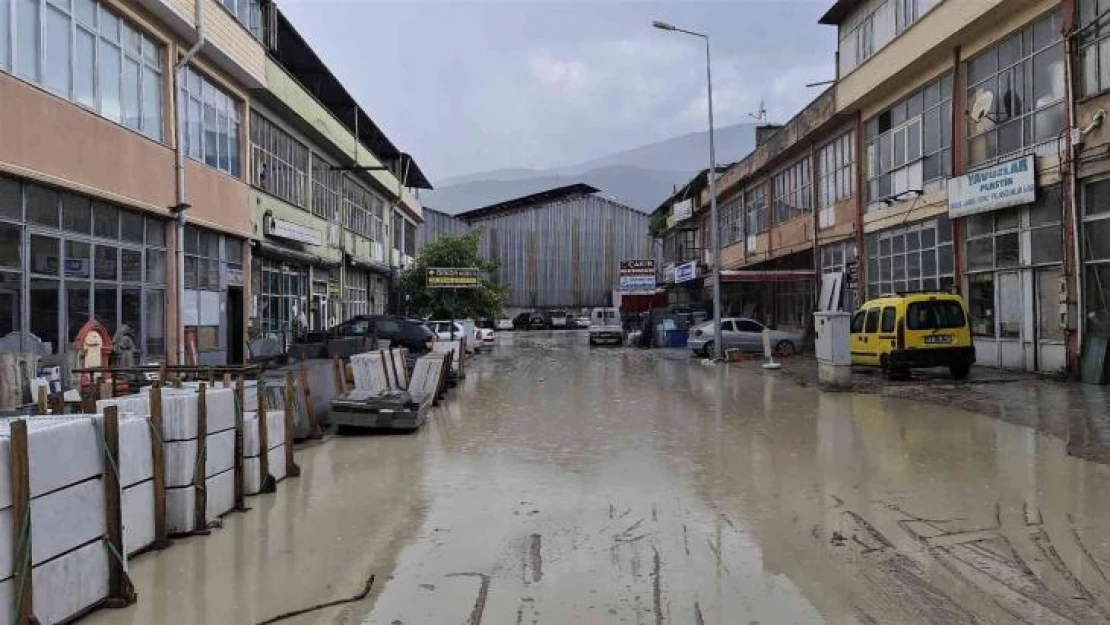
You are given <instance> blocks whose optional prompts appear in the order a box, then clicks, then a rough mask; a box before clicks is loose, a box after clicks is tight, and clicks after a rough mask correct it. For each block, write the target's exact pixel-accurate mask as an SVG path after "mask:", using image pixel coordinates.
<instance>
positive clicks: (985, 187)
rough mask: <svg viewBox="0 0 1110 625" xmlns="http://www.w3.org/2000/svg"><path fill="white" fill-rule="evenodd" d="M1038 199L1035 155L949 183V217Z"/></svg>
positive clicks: (1027, 202)
mask: <svg viewBox="0 0 1110 625" xmlns="http://www.w3.org/2000/svg"><path fill="white" fill-rule="evenodd" d="M1036 199H1037V167H1036V160H1035V159H1034V157H1033V155H1032V154H1030V155H1028V156H1023V157H1021V158H1019V159H1017V160H1013V161H1009V162H1006V163H1001V164H999V165H995V166H994V167H987V168H986V169H980V170H977V171H972V172H968V173H966V174H964V175H963V176H958V177H956V178H952V179H951V180H949V181H948V216H949V217H952V218H957V217H967V216H968V215H977V214H979V213H986V212H989V211H994V210H998V209H1000V208H1006V207H1009V206H1020V205H1022V204H1031V203H1032V202H1034V201H1036Z"/></svg>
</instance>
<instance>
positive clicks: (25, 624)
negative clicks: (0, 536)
mask: <svg viewBox="0 0 1110 625" xmlns="http://www.w3.org/2000/svg"><path fill="white" fill-rule="evenodd" d="M11 437H12V439H11V463H12V466H11V487H12V540H13V543H12V547H13V548H12V557H13V561H12V565H13V569H12V597H13V599H12V600H13V602H14V604H15V605H14V606H13V608H14V610H13V611H14V613H15V624H16V625H31V624H32V623H36V624H37V623H38V619H36V618H35V605H34V604H35V592H34V588H33V585H32V580H31V578H32V577H33V576H32V575H31V470H30V466H29V465H30V461H29V459H28V453H27V449H28V441H27V421H25V420H23V419H14V420H12V425H11Z"/></svg>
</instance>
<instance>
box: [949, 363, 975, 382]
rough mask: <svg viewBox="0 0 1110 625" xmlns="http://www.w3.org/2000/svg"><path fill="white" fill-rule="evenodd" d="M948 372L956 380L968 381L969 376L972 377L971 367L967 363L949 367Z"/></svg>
mask: <svg viewBox="0 0 1110 625" xmlns="http://www.w3.org/2000/svg"><path fill="white" fill-rule="evenodd" d="M948 372H949V373H951V374H952V379H954V380H966V379H967V376H969V375H971V365H970V364H968V363H966V362H964V363H960V364H958V365H952V366H951V367H948Z"/></svg>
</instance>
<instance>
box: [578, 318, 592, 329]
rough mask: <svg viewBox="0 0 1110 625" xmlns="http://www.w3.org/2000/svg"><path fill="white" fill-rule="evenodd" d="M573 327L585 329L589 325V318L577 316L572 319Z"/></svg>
mask: <svg viewBox="0 0 1110 625" xmlns="http://www.w3.org/2000/svg"><path fill="white" fill-rule="evenodd" d="M574 327H576V328H578V329H579V330H585V329H587V328H589V327H590V318H589V317H587V316H582V317H578V318H576V319H575V320H574Z"/></svg>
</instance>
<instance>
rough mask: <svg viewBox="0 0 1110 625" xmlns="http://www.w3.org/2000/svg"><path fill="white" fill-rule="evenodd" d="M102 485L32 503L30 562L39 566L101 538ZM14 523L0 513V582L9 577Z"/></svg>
mask: <svg viewBox="0 0 1110 625" xmlns="http://www.w3.org/2000/svg"><path fill="white" fill-rule="evenodd" d="M105 514H106V513H105V509H104V483H103V482H102V481H100V480H99V479H94V480H89V481H86V482H81V483H79V484H76V485H74V486H70V487H68V488H64V489H62V490H59V491H55V492H52V493H49V494H47V495H42V496H41V497H36V498H34V499H31V562H32V563H33V564H39V563H41V562H43V561H45V560H49V559H50V558H53V557H55V556H58V555H61V554H63V553H66V552H67V551H72V550H73V549H75V548H77V547H78V546H80V545H82V544H84V543H86V542H88V541H90V540H93V539H95V538H96V537H98V536H103V535H104V533H105V532H106V531H107V525H106V523H105ZM14 532H15V523H14V522H13V519H12V509H11V508H6V509H4V510H0V579H7V578H8V577H11V575H12V569H13V561H14V553H13V544H14Z"/></svg>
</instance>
